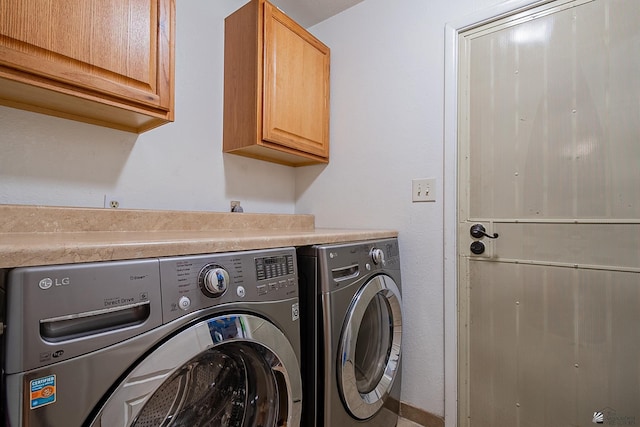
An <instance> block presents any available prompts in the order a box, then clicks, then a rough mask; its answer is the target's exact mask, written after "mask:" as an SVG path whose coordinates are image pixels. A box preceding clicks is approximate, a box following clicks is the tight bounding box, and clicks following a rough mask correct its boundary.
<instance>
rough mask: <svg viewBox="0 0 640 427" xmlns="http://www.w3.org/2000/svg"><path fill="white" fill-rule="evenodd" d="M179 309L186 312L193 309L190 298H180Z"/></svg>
mask: <svg viewBox="0 0 640 427" xmlns="http://www.w3.org/2000/svg"><path fill="white" fill-rule="evenodd" d="M178 307H180V308H181V309H183V310H185V311H186V310H188V309H189V307H191V300H190V299H189V297H185V296H182V297H180V299H179V300H178Z"/></svg>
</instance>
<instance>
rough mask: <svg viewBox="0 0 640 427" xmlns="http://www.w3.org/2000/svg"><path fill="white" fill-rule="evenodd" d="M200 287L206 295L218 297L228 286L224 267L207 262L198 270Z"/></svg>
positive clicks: (227, 276)
mask: <svg viewBox="0 0 640 427" xmlns="http://www.w3.org/2000/svg"><path fill="white" fill-rule="evenodd" d="M199 282H200V288H201V289H202V292H204V294H205V295H206V296H208V297H212V298H218V297H221V296H222V294H224V293H225V291H226V290H227V287H228V286H229V273H227V270H225V269H224V268H222V267H220V266H218V265H215V264H209V265H206V266H205V267H204V268H203V269H202V270H201V271H200V277H199Z"/></svg>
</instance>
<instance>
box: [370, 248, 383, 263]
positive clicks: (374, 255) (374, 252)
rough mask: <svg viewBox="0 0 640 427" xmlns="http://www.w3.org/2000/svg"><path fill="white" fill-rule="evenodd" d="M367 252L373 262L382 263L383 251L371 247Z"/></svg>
mask: <svg viewBox="0 0 640 427" xmlns="http://www.w3.org/2000/svg"><path fill="white" fill-rule="evenodd" d="M369 254H370V255H371V260H372V261H373V263H374V264H384V251H383V250H382V249H378V248H373V249H371V252H370V253H369Z"/></svg>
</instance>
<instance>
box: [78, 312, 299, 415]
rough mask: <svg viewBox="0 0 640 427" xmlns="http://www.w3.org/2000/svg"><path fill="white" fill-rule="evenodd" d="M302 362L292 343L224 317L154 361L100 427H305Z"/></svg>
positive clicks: (264, 324)
mask: <svg viewBox="0 0 640 427" xmlns="http://www.w3.org/2000/svg"><path fill="white" fill-rule="evenodd" d="M301 400H302V391H301V380H300V370H299V365H298V359H297V357H296V355H295V352H294V350H293V347H292V346H291V344H290V342H289V340H287V338H286V337H285V335H284V334H283V333H282V332H281V331H280V330H279V329H278V328H277V327H276V326H275V325H273V324H272V323H270V322H268V321H266V320H264V319H262V318H259V317H256V316H251V315H246V314H238V315H229V316H218V317H215V318H211V319H209V320H205V321H201V322H199V323H197V324H195V325H193V326H190V327H189V328H187V329H185V330H183V331H180V332H179V333H177V334H176V335H174V336H173V337H172V338H170V339H169V340H167V341H166V342H164V343H163V344H162V345H161V346H159V347H158V348H157V349H155V350H154V351H152V352H151V353H150V354H149V355H148V356H146V357H145V358H144V359H143V360H142V361H141V362H140V363H139V364H138V365H136V367H135V368H134V369H133V370H132V371H131V372H130V373H129V375H127V376H126V378H125V379H124V380H123V381H122V382H121V383H120V385H119V386H118V387H117V388H116V390H115V391H114V392H113V394H111V396H110V397H109V398H108V399H107V401H106V403H105V404H104V405H103V407H102V409H101V410H100V412H99V413H98V415H97V416H96V418H95V419H94V421H93V423H92V424H91V425H92V426H96V427H97V426H103V427H106V426H136V427H147V426H148V427H151V426H153V427H159V426H166V427H169V426H185V427H187V426H188V427H197V426H229V427H256V426H264V427H275V426H281V425H287V426H298V425H299V422H300V411H301Z"/></svg>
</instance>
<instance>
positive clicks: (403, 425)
mask: <svg viewBox="0 0 640 427" xmlns="http://www.w3.org/2000/svg"><path fill="white" fill-rule="evenodd" d="M396 427H422V426H421V425H420V424H416V423H414V422H413V421H409V420H407V419H405V418H400V419H399V420H398V424H397V425H396Z"/></svg>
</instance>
